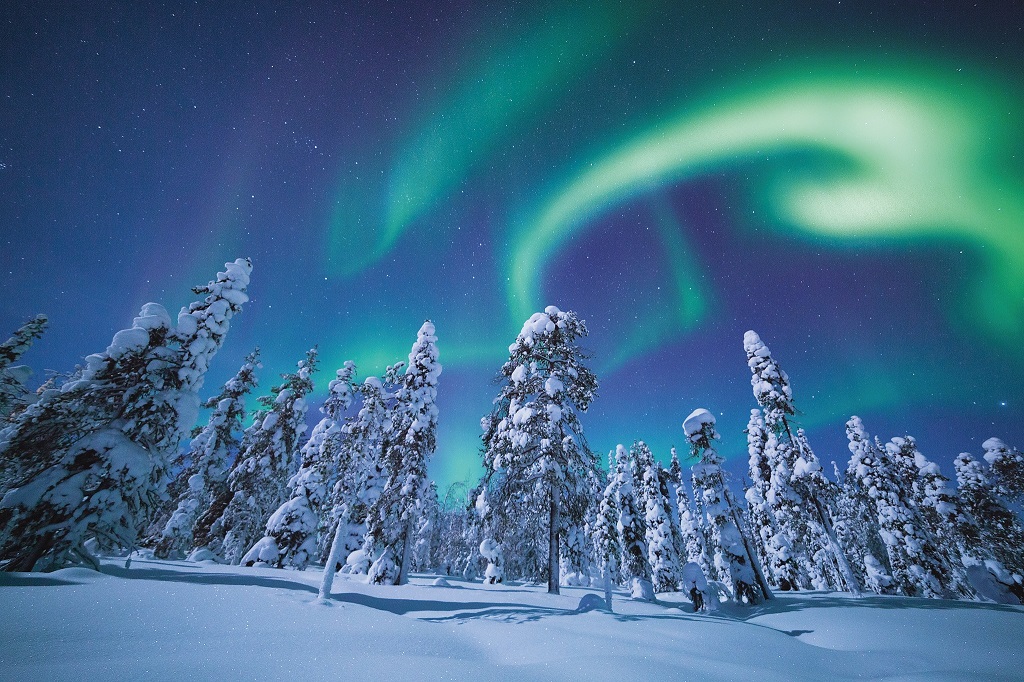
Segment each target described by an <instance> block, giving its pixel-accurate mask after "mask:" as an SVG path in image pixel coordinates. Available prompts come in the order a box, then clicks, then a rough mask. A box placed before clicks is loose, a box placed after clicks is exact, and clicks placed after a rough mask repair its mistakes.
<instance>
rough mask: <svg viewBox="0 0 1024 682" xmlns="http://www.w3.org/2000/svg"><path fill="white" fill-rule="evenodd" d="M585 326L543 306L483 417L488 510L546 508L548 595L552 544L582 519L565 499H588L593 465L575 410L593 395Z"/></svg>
mask: <svg viewBox="0 0 1024 682" xmlns="http://www.w3.org/2000/svg"><path fill="white" fill-rule="evenodd" d="M586 334H587V328H586V325H585V324H584V322H583V321H582V320H580V319H579V318H578V317H577V316H576V314H575V313H573V312H562V311H561V310H559V309H558V308H556V307H555V306H548V307H547V308H545V310H544V312H542V313H536V314H534V315H533V316H531V317H530V319H529V320H527V321H526V323H525V324H524V325H523V328H522V331H521V332H520V333H519V336H518V337H517V338H516V341H515V343H513V344H512V345H511V346H509V359H508V362H506V363H505V365H504V366H503V367H502V369H501V376H502V378H503V379H504V381H505V384H504V386H503V387H502V389H501V392H500V393H499V395H498V396H497V398H496V399H495V401H494V405H495V407H494V411H493V413H492V415H491V416H490V417H489V418H487V419H485V420H484V423H485V429H486V430H485V433H484V436H483V438H484V470H485V477H486V480H487V482H488V485H489V488H490V493H489V495H490V504H491V509H492V510H493V513H496V514H499V515H501V514H506V513H507V512H508V511H509V510H512V509H514V508H521V505H519V504H518V502H519V501H520V500H530V501H533V502H539V503H541V504H543V505H544V506H545V507H546V508H547V514H546V516H547V531H548V551H547V578H548V591H549V592H552V593H558V588H559V582H560V580H559V578H560V576H559V556H560V549H559V544H560V543H559V539H560V534H561V533H562V532H563V529H565V528H567V527H571V526H573V525H577V526H582V523H583V519H582V518H576V519H574V518H569V514H566V518H564V519H563V518H562V516H563V511H564V512H572V511H573V510H578V509H580V508H581V505H576V504H573V502H572V500H573V499H574V498H577V497H579V496H581V495H589V484H588V473H589V472H591V471H592V470H594V469H595V468H596V466H597V463H596V459H595V457H594V455H593V454H592V453H591V452H590V450H589V448H588V447H587V444H586V441H585V439H584V435H583V427H582V425H581V423H580V421H579V413H580V412H585V411H586V410H587V408H588V407H589V406H590V403H591V401H592V400H593V398H594V395H595V393H596V391H597V378H596V377H595V376H594V374H593V372H591V371H590V369H589V368H587V366H586V365H585V364H584V360H585V355H584V353H583V352H582V350H581V349H580V348H579V346H578V343H577V340H578V339H580V338H582V337H584V336H586Z"/></svg>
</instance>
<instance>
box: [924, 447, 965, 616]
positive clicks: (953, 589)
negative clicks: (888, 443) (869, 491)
mask: <svg viewBox="0 0 1024 682" xmlns="http://www.w3.org/2000/svg"><path fill="white" fill-rule="evenodd" d="M914 464H915V465H916V468H917V477H916V478H915V479H914V487H913V498H912V502H913V504H914V506H915V508H916V509H917V511H918V513H919V514H920V515H921V518H922V519H923V521H924V523H925V526H926V528H927V529H928V531H929V533H930V534H931V535H932V537H933V538H934V539H935V545H936V550H937V552H938V553H939V555H940V561H942V562H943V564H944V565H945V566H946V567H948V570H949V573H948V575H947V576H946V578H945V579H944V582H943V586H944V587H945V588H946V589H947V590H948V591H949V592H950V593H952V594H953V595H954V596H956V597H958V598H971V597H973V596H974V589H973V588H972V587H971V584H970V581H969V580H968V578H967V574H966V571H965V570H964V569H965V566H964V562H963V556H964V555H965V554H966V552H965V550H964V543H963V538H962V537H961V536H960V535H959V534H958V533H957V529H956V519H957V505H958V500H957V496H956V492H955V491H954V490H952V489H951V488H950V487H949V479H947V478H946V477H945V476H943V475H942V471H941V470H940V469H939V465H938V464H935V463H934V462H930V461H928V459H927V458H926V457H925V456H924V455H922V454H921V453H920V452H916V453H915V461H914Z"/></svg>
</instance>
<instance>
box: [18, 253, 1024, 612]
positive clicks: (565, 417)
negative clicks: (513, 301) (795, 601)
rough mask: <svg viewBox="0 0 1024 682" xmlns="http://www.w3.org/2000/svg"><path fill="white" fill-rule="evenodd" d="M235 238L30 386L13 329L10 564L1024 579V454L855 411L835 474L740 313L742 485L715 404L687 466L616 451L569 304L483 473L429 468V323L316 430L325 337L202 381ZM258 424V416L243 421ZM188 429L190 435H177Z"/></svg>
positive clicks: (906, 581)
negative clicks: (599, 416) (727, 467)
mask: <svg viewBox="0 0 1024 682" xmlns="http://www.w3.org/2000/svg"><path fill="white" fill-rule="evenodd" d="M250 272H251V265H250V264H249V263H248V261H245V260H238V261H235V262H234V263H229V264H228V265H227V270H226V272H223V273H218V276H217V278H216V279H215V280H214V281H212V282H210V283H209V284H208V285H207V286H205V287H200V288H197V289H196V290H195V291H196V293H198V294H204V295H205V297H204V298H203V299H202V300H200V301H196V302H195V303H193V304H191V305H190V306H189V307H187V308H185V309H183V310H182V311H181V313H180V314H179V315H178V318H177V322H176V324H172V322H171V319H170V317H169V316H168V315H167V313H166V311H165V310H164V309H163V308H162V307H160V306H158V305H156V304H147V306H145V307H144V308H143V311H142V313H140V316H139V317H138V318H136V319H135V321H134V324H133V326H132V327H131V328H130V329H127V330H124V331H121V332H118V334H116V335H115V336H114V339H113V341H112V342H111V345H110V346H109V347H108V348H107V349H106V351H104V352H103V353H98V354H96V355H91V356H89V357H88V358H86V364H85V365H84V366H83V367H80V368H78V369H77V370H76V371H75V372H73V373H72V374H70V375H68V376H66V377H55V378H52V379H51V380H50V381H48V382H47V383H46V384H44V385H43V386H42V387H41V388H40V390H39V391H38V392H37V393H36V394H34V395H29V394H28V393H27V391H25V390H24V386H23V384H24V376H25V372H24V370H22V369H20V368H15V367H13V366H12V364H11V363H13V362H14V361H15V360H16V359H17V357H18V356H19V355H20V354H21V353H22V352H24V350H25V349H26V348H27V347H28V345H29V344H30V343H31V342H32V340H33V339H34V338H37V337H38V336H39V335H40V334H41V333H42V332H43V329H44V328H45V324H46V321H45V318H44V317H42V316H40V317H39V318H36V319H35V320H32V321H31V322H30V323H29V324H27V325H26V326H25V327H23V328H22V329H21V330H19V331H18V332H17V333H16V334H15V337H14V338H12V339H11V340H10V341H8V342H7V343H5V344H3V345H0V389H2V390H0V400H2V402H0V414H2V416H3V419H4V423H5V426H3V428H2V430H0V486H2V493H3V496H2V499H0V566H2V568H3V569H5V570H8V571H30V570H52V569H56V568H60V567H63V566H68V565H75V564H82V563H84V564H87V565H93V566H97V565H98V561H97V559H96V556H97V554H98V553H101V552H112V551H125V550H131V549H134V548H138V547H148V548H151V549H152V551H153V552H154V554H155V555H156V556H158V557H162V558H166V557H189V558H191V559H193V560H201V559H215V560H218V561H223V562H228V563H233V564H244V565H267V566H275V567H279V568H293V569H303V568H306V567H307V566H308V565H310V564H323V565H324V566H325V570H324V581H323V585H322V587H321V594H322V596H326V595H327V594H329V592H330V589H331V582H332V580H333V576H334V574H335V572H336V571H338V570H341V571H345V572H348V573H353V574H365V575H367V579H368V580H370V581H372V582H377V583H391V584H402V583H404V582H405V581H406V579H407V576H408V573H409V572H410V571H426V570H432V571H438V572H441V573H444V574H448V575H459V576H462V577H464V578H470V579H476V578H479V577H481V576H482V577H483V579H484V580H486V581H488V582H498V581H502V580H506V579H513V580H524V581H538V582H546V583H547V585H548V589H549V591H551V592H557V591H558V589H559V586H560V585H596V586H600V585H604V586H606V589H610V586H611V585H613V584H618V585H626V586H627V587H628V588H629V589H630V592H631V593H632V594H633V596H634V597H635V598H641V599H653V598H654V595H655V594H656V593H658V592H667V591H676V590H685V591H689V590H690V589H691V588H692V587H694V586H698V587H700V588H701V589H705V590H706V589H707V588H705V587H704V585H705V584H706V581H708V580H710V581H712V583H713V585H714V586H716V587H717V588H718V589H719V590H720V591H721V593H722V594H726V595H729V596H730V597H731V598H732V599H734V600H736V601H737V602H741V603H748V604H751V603H757V602H760V601H762V600H764V599H770V598H772V596H773V592H774V591H775V590H807V589H820V590H839V591H850V592H855V593H859V592H860V591H862V590H870V591H872V592H876V593H880V594H903V595H909V596H922V597H947V598H972V599H973V598H984V599H992V600H996V601H1004V602H1009V603H1014V602H1017V601H1020V602H1024V579H1022V574H1024V528H1022V526H1021V522H1020V519H1019V518H1018V516H1017V514H1016V513H1015V512H1014V511H1013V509H1014V505H1016V504H1019V502H1020V501H1021V497H1022V495H1024V456H1022V455H1021V453H1019V452H1017V451H1016V450H1014V449H1012V448H1010V447H1008V446H1006V445H1005V444H1003V443H1002V442H1001V441H999V440H998V439H994V438H993V439H989V440H988V441H986V442H985V444H984V447H985V456H984V461H983V462H982V461H978V460H975V459H974V458H973V457H971V456H970V455H969V454H966V453H964V454H961V455H960V456H959V457H958V458H957V459H956V462H955V468H956V479H957V486H956V488H953V487H951V486H950V484H949V481H948V480H947V479H946V478H945V477H943V476H942V474H941V472H940V470H939V467H938V466H937V465H935V464H934V463H932V462H930V461H928V460H927V459H926V458H925V457H924V455H923V454H922V453H920V452H919V451H918V449H917V447H916V444H915V442H914V440H913V438H911V437H909V436H905V437H899V438H893V439H892V440H891V441H889V442H888V443H882V442H880V441H879V440H878V439H872V438H870V437H869V436H868V434H867V432H866V431H865V428H864V425H863V424H862V422H861V420H860V419H859V418H857V417H852V418H851V419H850V421H849V422H848V424H847V434H848V437H849V441H850V452H851V458H850V460H849V463H848V465H847V467H846V469H845V471H839V470H838V468H836V469H834V476H833V478H831V479H830V478H829V477H827V476H826V475H825V474H824V472H823V471H822V466H821V464H820V462H819V460H818V458H817V456H816V455H815V453H814V452H813V450H812V449H811V446H810V444H809V443H808V440H807V437H806V434H805V433H804V432H803V430H802V429H799V428H797V426H796V424H795V423H794V422H793V417H794V415H795V414H796V413H797V412H796V409H795V407H794V403H793V395H792V389H791V387H790V383H789V378H788V377H787V375H786V373H785V372H784V371H783V370H782V369H781V368H780V367H779V365H778V363H777V362H776V361H775V360H774V358H773V357H772V355H771V353H770V352H769V350H768V348H767V347H766V346H765V344H764V343H763V342H762V341H761V339H760V338H759V337H758V335H757V334H756V333H754V332H747V334H746V335H745V336H744V349H745V351H746V356H747V362H748V366H749V368H750V370H751V385H752V388H753V393H754V398H755V400H756V402H757V405H758V408H757V409H754V410H752V412H751V418H750V422H749V424H748V427H747V429H746V436H747V443H748V453H749V457H750V459H749V464H750V468H749V481H748V482H747V485H746V486H745V490H744V495H743V497H742V498H741V499H739V500H738V499H736V496H735V495H734V494H733V492H732V488H731V487H730V481H729V477H728V475H727V474H726V472H725V471H723V469H722V458H721V456H720V455H718V453H717V452H716V449H715V444H716V442H717V441H718V439H719V435H718V433H717V431H716V424H715V419H714V417H713V416H712V415H711V413H710V412H708V411H707V410H704V409H698V410H695V411H694V412H693V413H692V414H691V415H690V416H689V417H687V419H686V420H685V421H684V424H683V429H684V433H685V436H686V441H687V445H688V452H686V453H684V454H683V459H685V460H687V464H688V465H689V466H688V467H686V468H688V469H689V471H688V472H687V471H686V470H685V468H684V465H683V464H682V463H681V458H680V456H679V454H678V453H676V452H675V450H673V451H672V453H671V459H670V464H669V465H668V466H663V465H662V464H661V463H659V462H658V461H657V459H656V457H655V456H654V453H652V452H651V450H650V448H648V447H647V446H646V445H645V444H644V443H643V442H641V441H637V442H635V443H633V444H632V445H631V446H630V447H628V448H627V447H624V446H622V445H620V446H618V447H617V448H616V449H615V450H613V451H612V452H611V453H609V457H608V462H607V464H605V463H604V462H602V461H600V458H598V457H597V456H596V455H595V454H594V453H593V452H592V450H591V449H590V447H589V446H588V444H587V441H586V438H585V434H584V430H583V425H582V421H581V419H580V415H581V414H583V413H584V412H586V410H587V409H588V407H589V406H590V404H591V403H592V401H593V400H594V399H595V397H596V393H597V378H596V376H595V375H594V373H593V372H592V371H591V370H590V369H589V368H588V367H587V361H588V358H587V356H586V354H585V353H584V352H583V351H582V350H581V348H580V346H579V340H580V339H581V338H582V337H584V336H585V335H586V333H587V329H586V325H585V324H584V322H583V321H582V320H580V319H579V318H578V317H577V315H576V314H575V313H572V312H563V311H561V310H559V309H558V308H556V307H554V306H549V307H548V308H546V309H545V310H544V312H541V313H536V314H535V315H533V316H532V317H531V318H530V319H529V320H527V321H526V323H525V324H524V325H523V328H522V331H521V332H520V334H519V335H518V336H517V338H516V339H515V342H514V343H513V344H512V345H511V346H509V358H508V361H507V362H506V363H504V365H503V366H502V367H501V369H500V373H499V379H500V389H499V392H498V395H497V396H496V397H495V399H494V406H493V409H492V410H491V412H490V413H489V414H487V415H486V416H485V417H484V418H483V419H482V420H481V426H482V431H483V435H482V447H481V453H482V464H483V469H484V472H485V473H484V476H483V478H482V480H481V481H480V482H479V483H478V484H477V485H476V486H475V487H473V488H472V489H469V490H467V489H466V487H465V486H461V487H460V486H458V485H457V486H453V487H452V488H451V489H450V490H449V491H448V492H447V494H446V495H445V498H444V499H443V500H439V499H438V493H437V490H436V487H435V486H434V484H433V483H432V482H430V481H429V479H428V477H427V463H428V461H429V459H430V457H431V455H432V454H433V451H434V449H435V432H436V424H437V408H436V395H437V384H438V377H439V375H440V373H441V365H440V364H439V362H438V351H437V338H436V335H435V330H434V325H433V324H432V323H430V322H429V321H428V322H426V323H424V324H423V326H422V327H421V329H420V330H419V333H418V334H417V338H416V341H415V342H414V343H413V345H412V349H411V352H410V354H409V358H408V361H407V362H398V363H396V364H395V365H392V366H390V367H388V368H387V370H386V371H385V372H384V374H383V375H381V376H369V377H366V378H364V379H363V380H361V381H360V380H358V379H357V376H356V367H355V365H354V363H352V362H351V361H349V362H346V363H344V365H343V366H342V367H341V368H338V369H337V370H336V372H335V378H334V379H333V380H332V381H331V382H330V385H329V387H328V391H327V398H326V400H325V402H324V404H323V406H322V407H321V408H320V411H321V413H322V419H321V420H320V421H319V423H318V424H317V425H316V426H315V428H314V429H313V430H312V432H311V433H310V434H309V436H308V437H306V434H305V431H306V426H305V422H306V411H307V406H306V400H307V397H308V396H309V395H310V394H311V392H312V391H313V381H312V377H313V373H314V372H315V371H316V369H317V366H318V362H319V361H318V358H317V351H316V349H315V348H314V349H311V350H310V351H308V352H307V353H306V355H305V357H304V358H303V359H302V360H300V361H299V362H298V364H297V367H296V370H295V371H294V372H292V373H288V374H284V375H282V381H281V383H280V384H278V385H276V386H274V387H273V388H272V389H271V390H270V391H269V392H268V393H267V394H265V395H263V396H261V397H260V398H259V400H258V403H259V406H260V407H259V409H258V410H257V411H256V413H255V414H253V415H251V417H250V416H249V415H247V412H246V407H245V404H246V398H247V397H248V396H249V395H250V394H251V393H252V392H253V391H254V390H255V389H256V387H257V376H256V375H257V372H258V370H259V369H260V368H261V366H260V363H259V352H258V349H257V350H255V351H253V352H252V353H251V354H250V355H249V356H248V357H247V358H246V360H245V362H244V364H243V365H242V367H241V368H240V369H239V371H238V372H237V374H236V375H235V376H234V377H233V378H232V379H231V380H229V381H228V382H227V383H226V384H225V385H224V386H223V387H222V388H221V390H220V391H219V392H218V393H217V394H216V395H214V396H213V397H211V398H209V399H208V400H206V401H205V402H204V403H203V406H205V407H206V408H207V409H208V410H210V417H209V420H208V422H207V423H206V424H205V425H203V426H200V427H196V428H195V429H192V425H193V424H195V423H196V416H197V414H198V409H199V407H200V400H199V397H198V391H199V389H200V388H201V386H202V381H203V376H204V374H205V372H206V369H207V367H208V366H209V362H210V360H211V359H212V358H213V356H214V354H215V353H216V352H217V350H218V349H219V348H220V345H221V344H222V343H223V340H224V335H225V334H226V332H227V330H228V323H229V320H230V319H231V317H232V316H233V315H234V314H236V313H237V312H239V311H240V310H241V307H242V305H243V304H244V303H245V301H246V300H247V298H246V294H245V290H246V287H247V285H248V281H249V274H250ZM246 423H248V424H249V425H248V426H247V427H246V426H245V425H246ZM190 431H191V434H190V435H191V440H190V442H189V444H188V446H187V447H184V448H183V447H182V444H183V443H184V442H185V440H186V438H187V437H188V435H189V432H190Z"/></svg>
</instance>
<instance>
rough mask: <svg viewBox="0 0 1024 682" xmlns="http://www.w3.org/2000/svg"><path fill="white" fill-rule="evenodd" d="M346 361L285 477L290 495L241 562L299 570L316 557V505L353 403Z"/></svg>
mask: <svg viewBox="0 0 1024 682" xmlns="http://www.w3.org/2000/svg"><path fill="white" fill-rule="evenodd" d="M355 371H356V365H355V363H354V362H352V361H351V360H348V361H347V362H345V364H344V366H343V367H342V368H341V369H339V370H338V371H337V372H335V378H334V379H333V380H331V383H330V385H329V387H328V390H327V399H326V400H325V401H324V404H323V406H322V407H321V408H320V412H321V413H322V414H323V415H324V416H323V419H321V420H320V422H319V423H318V424H317V425H316V426H315V427H313V433H312V435H311V436H310V437H309V440H308V441H306V444H305V445H303V446H302V450H301V452H300V456H301V461H300V463H299V470H298V471H297V472H296V473H295V475H294V476H292V477H291V479H290V480H289V481H288V487H289V489H290V492H291V494H290V496H289V498H288V499H287V500H286V501H285V502H284V504H282V505H281V506H280V507H278V508H277V511H275V512H274V513H273V514H271V515H270V519H268V520H267V529H266V535H264V536H263V537H262V538H260V539H259V540H258V541H257V542H256V544H255V545H253V546H252V548H251V549H250V550H249V551H248V552H247V553H246V554H245V556H243V557H242V563H243V564H248V563H249V562H250V561H252V562H254V563H255V562H260V563H263V564H268V565H270V566H273V567H275V568H285V567H287V568H294V569H296V570H299V571H301V570H303V569H304V568H306V565H307V564H309V562H310V561H311V560H312V559H313V558H314V557H315V555H316V549H317V542H316V540H317V538H316V533H317V528H318V526H319V525H320V507H321V505H322V504H323V501H324V498H325V497H326V495H327V478H328V475H329V474H328V469H329V468H330V466H331V464H332V463H333V462H334V459H335V456H334V451H335V450H336V449H337V448H338V446H339V438H338V437H339V436H340V435H341V426H342V420H343V419H344V416H345V411H346V410H348V408H349V406H351V405H352V376H353V375H354V374H355Z"/></svg>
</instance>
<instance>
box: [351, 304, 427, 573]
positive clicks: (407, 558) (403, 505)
mask: <svg viewBox="0 0 1024 682" xmlns="http://www.w3.org/2000/svg"><path fill="white" fill-rule="evenodd" d="M437 357H438V352H437V336H436V335H435V330H434V324H433V323H432V322H430V321H429V320H427V321H426V322H424V323H423V326H422V327H420V330H419V332H418V333H417V337H416V343H414V344H413V347H412V351H411V352H410V353H409V365H408V366H407V367H406V370H405V376H404V379H403V381H402V384H401V386H400V388H399V389H398V392H397V395H396V406H395V416H394V423H393V426H392V432H391V434H390V435H389V437H387V438H386V439H385V441H384V447H383V450H382V457H383V462H384V470H385V471H386V472H387V480H386V481H385V483H384V489H383V490H382V491H381V494H380V497H378V498H377V501H376V502H374V504H373V506H372V507H371V508H370V510H369V514H368V517H367V531H366V543H365V545H364V549H371V548H372V549H373V550H374V554H375V555H376V558H375V560H374V562H373V564H372V565H371V567H370V570H369V574H368V578H369V580H370V582H374V583H385V584H394V585H403V584H405V583H406V582H407V580H408V573H409V567H410V565H411V564H412V554H411V552H412V546H413V542H414V539H415V538H414V534H415V530H416V514H417V511H418V509H419V508H420V506H421V502H420V498H421V495H422V494H423V493H424V492H425V491H426V489H427V462H428V461H429V459H430V457H431V455H433V454H434V447H435V445H436V431H437V404H436V400H437V379H438V377H439V376H440V374H441V364H440V363H439V362H438V361H437ZM377 550H379V554H378V553H377Z"/></svg>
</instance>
